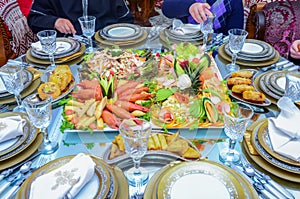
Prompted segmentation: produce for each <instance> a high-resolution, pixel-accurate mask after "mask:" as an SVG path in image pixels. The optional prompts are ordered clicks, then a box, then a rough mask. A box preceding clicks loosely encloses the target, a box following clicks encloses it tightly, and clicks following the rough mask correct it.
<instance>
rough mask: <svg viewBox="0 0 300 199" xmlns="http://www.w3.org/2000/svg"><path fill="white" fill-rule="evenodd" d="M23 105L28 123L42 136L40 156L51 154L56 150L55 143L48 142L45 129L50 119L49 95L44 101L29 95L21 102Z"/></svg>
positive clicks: (36, 96)
mask: <svg viewBox="0 0 300 199" xmlns="http://www.w3.org/2000/svg"><path fill="white" fill-rule="evenodd" d="M23 104H24V106H25V109H26V111H27V114H28V116H29V118H30V122H32V124H33V125H34V126H35V127H36V128H39V129H40V131H41V133H43V135H44V141H43V143H42V144H41V145H40V146H39V151H41V153H42V154H52V153H54V152H55V151H56V150H57V149H58V143H57V142H51V141H50V140H49V136H48V132H47V127H48V126H49V124H50V122H51V118H52V97H51V96H50V95H49V96H48V97H47V98H46V99H45V100H41V99H40V98H39V97H38V95H37V94H36V93H35V94H31V95H29V96H27V97H26V98H25V99H24V100H23Z"/></svg>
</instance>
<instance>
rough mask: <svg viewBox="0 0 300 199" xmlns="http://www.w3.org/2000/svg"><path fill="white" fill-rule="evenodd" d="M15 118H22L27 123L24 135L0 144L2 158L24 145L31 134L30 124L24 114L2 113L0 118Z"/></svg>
mask: <svg viewBox="0 0 300 199" xmlns="http://www.w3.org/2000/svg"><path fill="white" fill-rule="evenodd" d="M13 116H20V117H21V118H22V119H24V120H25V121H26V123H25V125H24V126H23V133H22V135H20V136H18V137H16V138H13V139H11V140H8V141H6V142H1V143H0V156H2V155H5V154H7V153H9V152H11V151H13V150H15V149H16V148H18V147H19V146H20V145H21V144H23V143H24V142H25V141H26V139H27V138H28V136H29V134H30V122H29V121H28V119H27V118H26V117H24V114H22V113H13V112H7V113H0V118H8V117H13Z"/></svg>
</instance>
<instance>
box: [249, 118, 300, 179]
mask: <svg viewBox="0 0 300 199" xmlns="http://www.w3.org/2000/svg"><path fill="white" fill-rule="evenodd" d="M264 124H265V123H261V124H260V125H259V127H258V128H257V129H255V130H254V131H253V132H252V136H251V143H252V145H253V147H254V148H255V150H256V151H257V153H258V154H259V155H260V157H262V158H263V159H264V160H265V161H267V162H268V163H270V164H272V165H274V166H275V167H278V168H280V169H282V170H284V171H287V172H290V173H294V174H298V175H300V167H298V166H294V165H290V164H286V163H285V162H283V161H281V160H279V159H276V158H274V157H272V156H271V155H270V154H269V153H268V152H267V151H266V150H265V149H264V148H263V146H262V145H261V144H260V142H259V140H258V132H259V130H260V128H261V127H262V125H264Z"/></svg>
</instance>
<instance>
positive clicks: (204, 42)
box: [203, 34, 207, 51]
mask: <svg viewBox="0 0 300 199" xmlns="http://www.w3.org/2000/svg"><path fill="white" fill-rule="evenodd" d="M206 43H207V34H204V35H203V49H204V51H206Z"/></svg>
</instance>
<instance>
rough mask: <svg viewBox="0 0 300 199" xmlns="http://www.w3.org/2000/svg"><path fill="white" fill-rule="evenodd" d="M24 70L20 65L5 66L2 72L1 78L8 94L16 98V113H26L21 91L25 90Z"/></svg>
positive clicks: (0, 71) (0, 72) (0, 73)
mask: <svg viewBox="0 0 300 199" xmlns="http://www.w3.org/2000/svg"><path fill="white" fill-rule="evenodd" d="M23 69H24V68H23V67H22V66H20V65H7V66H3V67H2V68H1V70H0V77H1V79H2V82H3V84H4V86H5V89H6V91H7V92H9V93H11V94H13V95H14V96H15V99H16V102H17V106H16V107H15V108H14V109H13V111H14V112H25V109H24V107H23V105H22V100H21V91H23V89H24V81H25V77H24V72H23V71H24V70H23Z"/></svg>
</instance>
